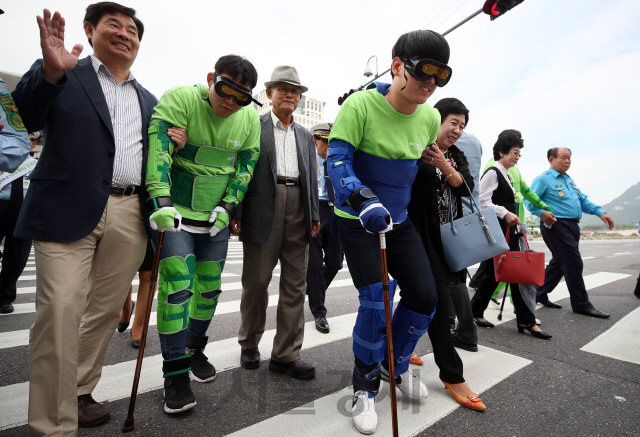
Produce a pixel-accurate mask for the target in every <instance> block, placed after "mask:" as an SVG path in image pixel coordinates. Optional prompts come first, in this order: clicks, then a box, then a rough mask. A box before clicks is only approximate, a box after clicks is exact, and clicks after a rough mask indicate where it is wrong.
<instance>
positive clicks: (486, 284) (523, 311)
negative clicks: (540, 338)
mask: <svg viewBox="0 0 640 437" xmlns="http://www.w3.org/2000/svg"><path fill="white" fill-rule="evenodd" d="M509 240H510V241H509V247H510V249H511V250H520V244H519V243H518V239H517V238H510V239H509ZM476 277H477V279H475V280H476V281H477V288H476V294H474V295H473V299H471V311H472V312H473V317H475V318H476V319H477V318H481V317H484V310H485V309H487V305H489V300H491V296H493V293H494V292H495V291H496V287H497V286H498V284H499V282H498V281H496V275H495V272H494V270H493V258H489V259H487V260H484V261H482V263H481V264H480V267H479V268H478V272H477V273H476V275H475V276H474V278H476ZM509 285H510V286H511V297H512V299H513V306H514V307H515V309H516V319H517V321H518V323H519V324H521V325H532V324H535V323H536V316H535V315H534V314H533V313H532V312H531V310H530V309H529V308H528V307H527V304H525V303H524V300H523V299H522V295H521V294H520V288H519V287H518V284H509Z"/></svg>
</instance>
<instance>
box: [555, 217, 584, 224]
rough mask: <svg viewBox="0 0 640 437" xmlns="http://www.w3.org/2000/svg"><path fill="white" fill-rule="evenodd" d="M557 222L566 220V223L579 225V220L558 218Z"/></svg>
mask: <svg viewBox="0 0 640 437" xmlns="http://www.w3.org/2000/svg"><path fill="white" fill-rule="evenodd" d="M558 220H566V221H568V222H573V223H580V220H578V219H568V218H558Z"/></svg>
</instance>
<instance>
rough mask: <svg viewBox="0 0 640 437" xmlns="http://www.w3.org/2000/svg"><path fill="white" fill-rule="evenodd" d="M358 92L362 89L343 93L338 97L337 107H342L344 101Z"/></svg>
mask: <svg viewBox="0 0 640 437" xmlns="http://www.w3.org/2000/svg"><path fill="white" fill-rule="evenodd" d="M358 91H362V87H360V88H356V89H350V90H349V92H348V93H344V95H342V97H338V106H340V105H342V104H343V103H344V101H345V100H347V97H349V96H350V95H351V94H353V93H356V92H358Z"/></svg>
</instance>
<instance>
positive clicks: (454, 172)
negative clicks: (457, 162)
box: [447, 170, 456, 179]
mask: <svg viewBox="0 0 640 437" xmlns="http://www.w3.org/2000/svg"><path fill="white" fill-rule="evenodd" d="M454 174H456V171H455V170H453V171H452V172H451V174H450V175H449V176H447V179H449V178H450V177H451V176H453V175H454Z"/></svg>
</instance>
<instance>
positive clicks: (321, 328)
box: [316, 317, 329, 334]
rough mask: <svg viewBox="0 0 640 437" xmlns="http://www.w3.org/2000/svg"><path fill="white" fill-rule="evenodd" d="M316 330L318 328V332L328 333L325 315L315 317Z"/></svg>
mask: <svg viewBox="0 0 640 437" xmlns="http://www.w3.org/2000/svg"><path fill="white" fill-rule="evenodd" d="M316 330H318V332H322V333H323V334H328V333H329V322H327V318H326V317H318V318H317V319H316Z"/></svg>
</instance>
